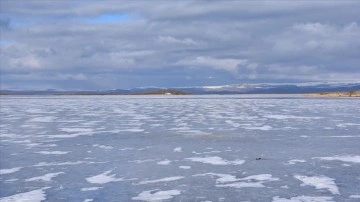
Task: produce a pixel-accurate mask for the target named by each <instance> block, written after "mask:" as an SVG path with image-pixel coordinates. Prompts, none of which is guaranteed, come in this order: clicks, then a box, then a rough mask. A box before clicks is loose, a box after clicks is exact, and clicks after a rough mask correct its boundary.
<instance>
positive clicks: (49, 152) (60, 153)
mask: <svg viewBox="0 0 360 202" xmlns="http://www.w3.org/2000/svg"><path fill="white" fill-rule="evenodd" d="M35 153H37V154H45V155H62V154H67V153H69V151H39V152H35Z"/></svg>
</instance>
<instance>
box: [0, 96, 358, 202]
mask: <svg viewBox="0 0 360 202" xmlns="http://www.w3.org/2000/svg"><path fill="white" fill-rule="evenodd" d="M0 110H1V111H0V115H1V116H0V118H1V122H0V124H1V125H0V129H1V131H0V132H1V136H0V138H1V144H0V152H1V153H0V157H1V158H0V181H1V182H0V202H5V201H17V202H18V201H34V202H37V201H51V202H53V201H80V202H90V201H163V200H165V201H204V202H205V201H213V202H215V201H275V202H280V201H294V202H298V201H305V202H315V201H316V202H323V201H324V202H329V201H360V115H359V114H360V99H347V98H342V99H332V98H331V99H330V98H302V97H300V96H298V97H286V96H267V97H262V96H147V97H145V96H144V97H142V96H40V97H39V96H29V97H21V96H18V97H16V96H2V97H0Z"/></svg>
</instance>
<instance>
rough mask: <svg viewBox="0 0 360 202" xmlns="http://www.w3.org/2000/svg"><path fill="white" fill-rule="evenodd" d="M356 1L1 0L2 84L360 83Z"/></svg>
mask: <svg viewBox="0 0 360 202" xmlns="http://www.w3.org/2000/svg"><path fill="white" fill-rule="evenodd" d="M359 8H360V2H359V1H345V2H341V1H330V2H329V1H315V2H308V1H305V2H288V1H256V2H249V1H191V0H190V1H174V2H167V1H160V0H159V1H157V3H156V4H154V2H146V1H122V2H121V4H114V2H112V1H102V2H98V1H86V2H85V1H75V2H64V1H51V2H47V1H22V0H17V1H7V0H4V1H1V2H0V11H1V14H0V32H1V36H0V89H1V90H7V89H27V90H45V89H59V90H67V91H72V90H105V89H107V90H108V89H134V88H142V87H146V86H159V87H160V88H180V87H194V86H223V85H239V84H240V85H241V84H244V85H246V84H250V85H256V84H262V83H278V84H287V83H292V84H294V85H296V84H299V85H301V84H304V83H360V79H359V78H360V72H359V71H358V70H359V64H360V58H359V57H358V56H359V55H360V49H359V47H360V24H359V23H360V21H359V19H360V14H359V12H358V10H359Z"/></svg>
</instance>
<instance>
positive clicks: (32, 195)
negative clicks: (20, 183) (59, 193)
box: [0, 188, 47, 202]
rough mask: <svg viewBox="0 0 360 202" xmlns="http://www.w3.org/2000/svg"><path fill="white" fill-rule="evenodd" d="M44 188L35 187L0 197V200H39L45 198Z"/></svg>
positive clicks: (28, 201) (11, 201) (12, 201)
mask: <svg viewBox="0 0 360 202" xmlns="http://www.w3.org/2000/svg"><path fill="white" fill-rule="evenodd" d="M45 189H47V188H43V189H36V190H33V191H29V192H24V193H20V194H15V195H12V196H6V197H3V198H0V202H40V201H44V200H46V195H45V191H44V190H45Z"/></svg>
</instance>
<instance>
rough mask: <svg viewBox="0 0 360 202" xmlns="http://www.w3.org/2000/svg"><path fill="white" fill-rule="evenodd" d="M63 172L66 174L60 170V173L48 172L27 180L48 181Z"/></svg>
mask: <svg viewBox="0 0 360 202" xmlns="http://www.w3.org/2000/svg"><path fill="white" fill-rule="evenodd" d="M61 174H65V173H64V172H58V173H48V174H45V175H42V176H38V177H33V178H29V179H26V180H25V181H26V182H30V181H46V182H50V181H51V179H52V178H54V177H57V176H58V175H61Z"/></svg>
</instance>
